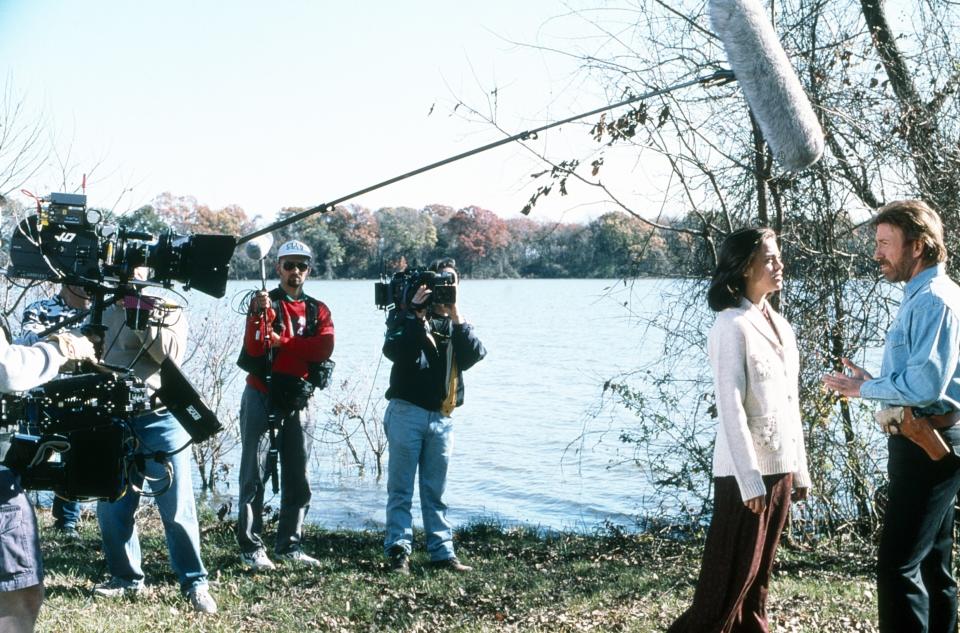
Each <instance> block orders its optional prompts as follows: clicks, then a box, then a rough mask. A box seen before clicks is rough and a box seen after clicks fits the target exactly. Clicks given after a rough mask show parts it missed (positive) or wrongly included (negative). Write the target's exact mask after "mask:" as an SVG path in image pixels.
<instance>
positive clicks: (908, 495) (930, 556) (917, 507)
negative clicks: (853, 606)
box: [877, 426, 960, 633]
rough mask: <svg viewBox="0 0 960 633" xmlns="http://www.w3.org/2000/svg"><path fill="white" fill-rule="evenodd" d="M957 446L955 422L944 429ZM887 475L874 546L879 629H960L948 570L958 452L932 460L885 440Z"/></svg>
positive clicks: (927, 632) (899, 441)
mask: <svg viewBox="0 0 960 633" xmlns="http://www.w3.org/2000/svg"><path fill="white" fill-rule="evenodd" d="M941 433H942V435H943V436H944V438H945V439H946V440H947V443H948V444H951V445H953V447H954V452H955V453H957V452H960V450H958V449H960V427H957V426H955V427H952V428H950V429H946V430H943V431H941ZM887 448H888V450H889V458H888V460H887V474H888V476H889V478H890V482H889V489H888V495H887V496H888V499H887V509H886V513H885V515H884V519H883V531H882V533H881V535H880V546H879V548H878V550H877V605H878V608H879V616H880V631H881V632H882V633H914V632H916V633H921V632H923V633H951V632H955V631H956V630H957V582H956V580H955V579H954V577H953V569H952V566H953V558H952V556H953V515H954V508H953V505H954V501H955V499H956V497H957V492H958V491H960V459H957V458H956V457H955V456H953V455H948V456H947V457H945V458H944V459H943V460H941V461H939V462H935V461H932V460H931V459H930V458H929V457H927V455H926V453H924V452H923V450H922V449H921V448H920V447H919V446H917V445H916V444H914V443H913V442H911V441H910V440H908V439H906V438H904V437H902V436H896V435H894V436H891V437H890V439H889V440H888V442H887Z"/></svg>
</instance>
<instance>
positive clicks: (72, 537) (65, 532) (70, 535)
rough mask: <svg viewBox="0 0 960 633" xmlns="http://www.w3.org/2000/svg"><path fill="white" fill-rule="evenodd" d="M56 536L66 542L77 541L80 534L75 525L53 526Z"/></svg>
mask: <svg viewBox="0 0 960 633" xmlns="http://www.w3.org/2000/svg"><path fill="white" fill-rule="evenodd" d="M54 531H55V532H56V534H57V536H58V537H60V538H62V539H66V540H68V541H79V540H80V532H78V531H77V527H76V526H75V525H57V526H54Z"/></svg>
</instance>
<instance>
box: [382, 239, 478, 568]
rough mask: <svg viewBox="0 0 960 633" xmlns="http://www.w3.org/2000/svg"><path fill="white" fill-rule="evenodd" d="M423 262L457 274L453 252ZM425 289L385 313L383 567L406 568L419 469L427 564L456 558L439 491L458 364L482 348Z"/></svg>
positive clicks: (473, 359)
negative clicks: (387, 366) (387, 377)
mask: <svg viewBox="0 0 960 633" xmlns="http://www.w3.org/2000/svg"><path fill="white" fill-rule="evenodd" d="M430 270H432V271H434V272H437V273H441V274H443V273H448V274H452V275H453V277H454V284H455V285H456V284H457V282H458V281H459V275H458V273H457V269H456V263H455V262H454V260H452V259H449V258H447V259H440V260H437V261H435V262H434V263H433V264H432V265H431V266H430ZM431 294H432V291H431V290H430V289H429V288H428V287H427V286H426V285H421V286H419V287H417V288H416V289H415V291H414V292H413V297H411V298H409V299H407V298H405V301H404V302H403V303H408V304H409V305H399V306H398V307H397V308H395V309H394V310H393V311H392V312H391V313H390V315H389V316H388V317H387V332H386V336H385V340H384V343H383V354H384V356H386V357H387V358H388V359H390V360H391V361H393V368H392V369H391V371H390V388H389V389H387V393H386V397H387V399H388V400H389V401H390V404H389V405H388V406H387V410H386V413H385V414H384V417H383V426H384V429H385V430H386V433H387V443H388V446H389V453H390V457H389V462H388V467H387V495H388V498H387V512H386V513H387V522H386V537H385V539H384V552H385V553H386V555H387V557H388V559H389V561H390V568H391V569H392V570H393V571H396V572H398V573H401V574H409V573H410V563H409V556H410V551H411V549H412V546H413V520H412V517H411V514H410V506H411V504H412V501H413V481H414V478H415V476H416V474H417V470H418V469H419V471H420V507H421V512H422V515H423V527H424V531H425V532H426V535H427V552H428V553H429V555H430V560H431V562H432V564H433V565H435V566H437V567H442V568H445V569H449V570H451V571H456V572H467V571H470V570H471V569H472V568H471V567H468V566H467V565H464V564H462V563H461V562H460V561H459V560H458V559H457V556H456V554H455V553H454V549H453V529H452V526H451V524H450V521H449V520H448V519H447V506H446V504H445V503H444V502H443V491H444V488H445V487H446V483H447V467H448V466H449V463H450V455H451V453H452V451H453V420H452V419H451V418H450V414H451V413H452V412H453V409H454V408H455V407H458V406H460V405H461V404H463V392H464V389H463V372H464V371H466V370H467V369H470V368H471V367H473V366H474V365H475V364H476V363H477V362H478V361H480V360H482V359H483V357H484V356H486V354H487V351H486V350H485V349H484V347H483V345H482V344H481V343H480V340H479V339H478V338H477V337H476V335H475V334H474V331H473V326H472V325H470V324H469V323H467V322H466V321H465V320H464V318H463V316H462V315H461V314H460V312H459V311H458V309H457V304H456V302H454V303H451V304H437V303H433V302H431Z"/></svg>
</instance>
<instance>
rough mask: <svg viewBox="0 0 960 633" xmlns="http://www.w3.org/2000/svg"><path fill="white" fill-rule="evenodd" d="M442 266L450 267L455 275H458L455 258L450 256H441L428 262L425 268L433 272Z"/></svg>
mask: <svg viewBox="0 0 960 633" xmlns="http://www.w3.org/2000/svg"><path fill="white" fill-rule="evenodd" d="M444 268H452V269H453V272H455V273H457V277H459V276H460V271H459V270H457V260H455V259H454V258H452V257H441V258H439V259H435V260H433V261H432V262H430V266H428V267H427V270H432V271H433V272H435V273H438V272H440V271H441V270H443V269H444Z"/></svg>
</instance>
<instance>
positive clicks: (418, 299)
mask: <svg viewBox="0 0 960 633" xmlns="http://www.w3.org/2000/svg"><path fill="white" fill-rule="evenodd" d="M431 294H433V291H432V290H430V289H429V288H427V286H426V285H423V286H420V287H419V288H417V291H416V292H415V293H414V294H413V298H412V299H411V300H410V308H411V309H412V310H413V311H414V312H416V313H417V316H418V317H420V318H421V319H422V318H424V317H425V316H426V315H427V303H428V302H429V301H430V295H431Z"/></svg>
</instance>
